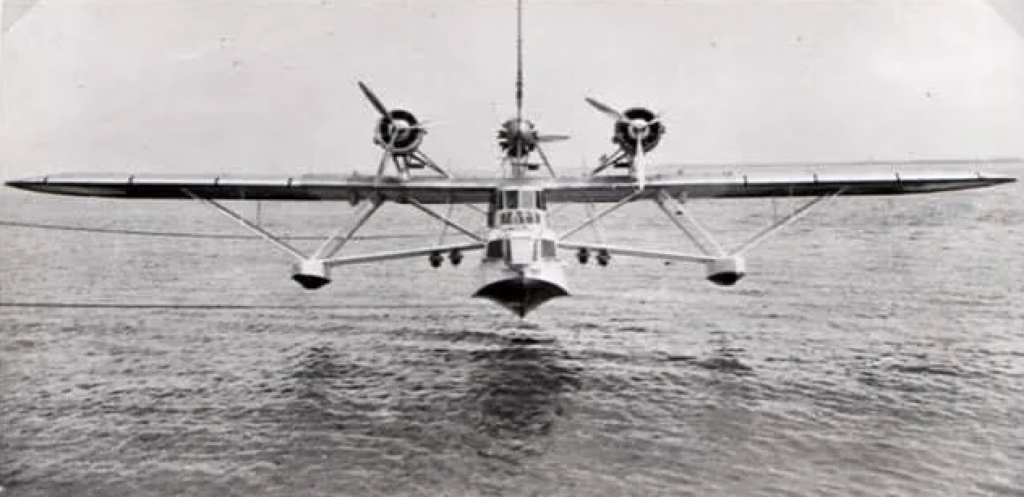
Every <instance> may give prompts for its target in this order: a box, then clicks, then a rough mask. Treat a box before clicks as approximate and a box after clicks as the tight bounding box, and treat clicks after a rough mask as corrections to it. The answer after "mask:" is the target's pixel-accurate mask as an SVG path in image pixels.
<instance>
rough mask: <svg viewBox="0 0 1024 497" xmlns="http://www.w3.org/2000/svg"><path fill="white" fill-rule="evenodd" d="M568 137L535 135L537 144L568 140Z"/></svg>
mask: <svg viewBox="0 0 1024 497" xmlns="http://www.w3.org/2000/svg"><path fill="white" fill-rule="evenodd" d="M568 139H569V135H537V143H550V142H559V141H564V140H568Z"/></svg>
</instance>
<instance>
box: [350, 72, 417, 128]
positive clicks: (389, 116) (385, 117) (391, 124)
mask: <svg viewBox="0 0 1024 497" xmlns="http://www.w3.org/2000/svg"><path fill="white" fill-rule="evenodd" d="M356 83H357V84H358V85H359V89H360V90H362V92H363V95H365V96H366V99H367V100H369V101H370V105H372V106H373V108H374V109H376V110H377V112H378V113H380V116H381V121H382V122H383V123H386V124H387V129H388V134H389V135H394V136H399V135H403V134H404V133H408V132H412V131H420V132H424V133H425V132H426V131H427V127H428V125H429V124H430V123H428V122H426V121H422V122H412V121H415V120H416V119H415V117H413V116H412V114H411V113H409V112H407V111H397V112H396V110H395V109H388V108H387V106H385V105H384V103H383V102H381V101H380V98H378V97H377V95H376V94H375V93H373V90H371V89H370V87H369V86H367V85H366V83H363V82H362V81H357V82H356ZM406 115H407V116H408V117H409V118H411V119H412V121H409V120H408V119H406V118H405V116H406ZM388 141H389V142H396V141H398V140H397V139H393V140H388Z"/></svg>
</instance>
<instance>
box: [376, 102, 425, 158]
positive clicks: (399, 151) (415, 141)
mask: <svg viewBox="0 0 1024 497" xmlns="http://www.w3.org/2000/svg"><path fill="white" fill-rule="evenodd" d="M374 132H375V135H374V138H373V143H374V144H376V145H378V146H381V147H390V150H391V153H392V154H393V155H409V154H412V153H413V152H415V151H416V149H418V148H419V146H420V144H421V143H423V136H424V135H426V134H427V132H426V130H425V129H423V127H422V126H420V124H419V121H418V120H417V119H416V116H414V115H413V113H412V112H409V111H407V110H402V109H392V110H390V111H388V117H382V118H380V120H379V121H377V126H376V127H375V128H374Z"/></svg>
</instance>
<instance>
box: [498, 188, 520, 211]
mask: <svg viewBox="0 0 1024 497" xmlns="http://www.w3.org/2000/svg"><path fill="white" fill-rule="evenodd" d="M502 208H504V209H518V208H519V192H504V193H503V194H502Z"/></svg>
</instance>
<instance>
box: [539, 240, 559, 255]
mask: <svg viewBox="0 0 1024 497" xmlns="http://www.w3.org/2000/svg"><path fill="white" fill-rule="evenodd" d="M540 255H541V257H544V258H545V259H553V258H554V257H555V241H554V240H541V241H540Z"/></svg>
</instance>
